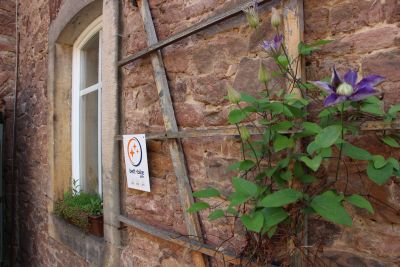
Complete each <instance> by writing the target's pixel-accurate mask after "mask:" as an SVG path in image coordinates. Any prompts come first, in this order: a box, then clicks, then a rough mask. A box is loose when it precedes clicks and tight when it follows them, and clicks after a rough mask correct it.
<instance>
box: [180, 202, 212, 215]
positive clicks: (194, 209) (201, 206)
mask: <svg viewBox="0 0 400 267" xmlns="http://www.w3.org/2000/svg"><path fill="white" fill-rule="evenodd" d="M209 207H210V205H209V204H208V203H205V202H196V203H193V204H192V205H191V206H190V208H188V209H187V210H186V211H187V212H189V213H193V212H198V211H201V210H204V209H207V208H209Z"/></svg>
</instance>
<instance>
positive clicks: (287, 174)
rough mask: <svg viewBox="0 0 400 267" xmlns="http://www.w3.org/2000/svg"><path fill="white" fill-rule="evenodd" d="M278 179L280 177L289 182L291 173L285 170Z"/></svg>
mask: <svg viewBox="0 0 400 267" xmlns="http://www.w3.org/2000/svg"><path fill="white" fill-rule="evenodd" d="M279 177H281V178H282V179H283V180H285V181H290V180H292V172H291V171H290V170H287V171H285V172H282V173H281V174H280V175H279Z"/></svg>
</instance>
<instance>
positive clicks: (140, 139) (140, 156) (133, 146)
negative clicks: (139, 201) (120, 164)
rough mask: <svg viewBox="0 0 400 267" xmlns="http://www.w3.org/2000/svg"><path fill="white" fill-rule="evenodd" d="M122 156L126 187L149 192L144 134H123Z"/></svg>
mask: <svg viewBox="0 0 400 267" xmlns="http://www.w3.org/2000/svg"><path fill="white" fill-rule="evenodd" d="M123 140H124V158H125V168H126V177H127V180H128V187H129V188H133V189H138V190H142V191H146V192H150V179H149V166H148V164H147V150H146V136H145V135H144V134H135V135H124V137H123Z"/></svg>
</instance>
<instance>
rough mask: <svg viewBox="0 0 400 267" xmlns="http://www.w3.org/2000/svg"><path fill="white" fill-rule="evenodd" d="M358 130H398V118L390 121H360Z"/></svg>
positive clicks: (399, 121)
mask: <svg viewBox="0 0 400 267" xmlns="http://www.w3.org/2000/svg"><path fill="white" fill-rule="evenodd" d="M360 130H362V131H385V130H389V131H390V130H400V120H395V121H392V122H384V121H366V122H363V123H361V125H360Z"/></svg>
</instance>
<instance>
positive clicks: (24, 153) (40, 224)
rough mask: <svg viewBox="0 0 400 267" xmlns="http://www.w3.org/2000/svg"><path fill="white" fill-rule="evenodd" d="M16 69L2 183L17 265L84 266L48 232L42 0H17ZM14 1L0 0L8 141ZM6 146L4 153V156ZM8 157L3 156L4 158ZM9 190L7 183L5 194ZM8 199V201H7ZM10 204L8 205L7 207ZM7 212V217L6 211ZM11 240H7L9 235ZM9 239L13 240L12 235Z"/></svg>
mask: <svg viewBox="0 0 400 267" xmlns="http://www.w3.org/2000/svg"><path fill="white" fill-rule="evenodd" d="M19 13H20V15H19V28H20V29H19V33H20V40H21V41H20V60H19V64H20V72H19V86H18V101H17V111H16V117H17V120H16V125H17V129H16V140H17V141H16V144H17V145H16V174H17V179H16V180H15V181H12V180H11V177H10V175H9V174H10V173H9V171H7V173H6V176H5V180H6V182H7V183H10V184H11V183H13V182H17V192H16V194H17V197H18V201H17V203H16V205H17V207H18V214H17V215H18V216H15V217H13V218H11V219H12V221H11V222H9V223H8V225H7V227H8V229H9V230H10V229H12V228H11V227H12V226H13V225H14V226H15V227H17V229H18V230H19V233H18V235H17V236H16V237H15V238H17V239H18V240H17V241H16V242H17V243H19V248H18V250H17V253H18V259H17V260H18V263H19V264H20V266H86V263H85V262H84V261H83V260H82V259H80V258H79V257H78V256H77V255H75V254H74V253H72V252H71V251H70V250H69V249H68V248H67V247H64V246H63V245H62V244H59V243H57V242H56V241H54V240H53V239H52V238H50V237H49V236H48V229H47V218H48V214H47V205H48V198H47V196H46V192H47V191H46V190H47V184H48V182H49V179H50V177H49V174H48V173H49V170H48V162H47V159H48V155H47V147H48V145H47V144H48V139H47V132H48V131H47V106H48V102H47V96H46V94H47V91H46V83H47V32H48V27H49V21H50V16H49V3H48V1H44V0H37V1H20V7H19ZM14 21H15V1H11V0H10V1H9V0H2V1H1V2H0V55H1V57H0V68H1V72H0V94H1V98H2V100H4V101H5V102H6V127H7V130H6V134H7V135H6V142H7V145H8V144H12V141H11V133H12V123H11V122H12V118H11V116H12V109H13V107H12V103H13V91H12V90H13V86H14V72H13V71H14V67H15V65H14V60H15V59H14V56H15V49H14V47H15V31H14V29H15V24H14ZM10 156H11V148H9V147H8V146H7V147H6V153H5V157H6V158H10ZM8 162H9V161H8ZM13 193H15V192H13V191H12V187H11V186H9V187H8V188H7V199H9V197H10V196H11V195H12V194H13ZM7 203H8V204H9V203H11V201H10V202H7ZM7 208H11V207H7ZM9 218H10V217H9ZM10 242H11V241H10ZM12 242H13V243H14V242H15V240H12ZM8 244H9V245H11V243H8Z"/></svg>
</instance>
